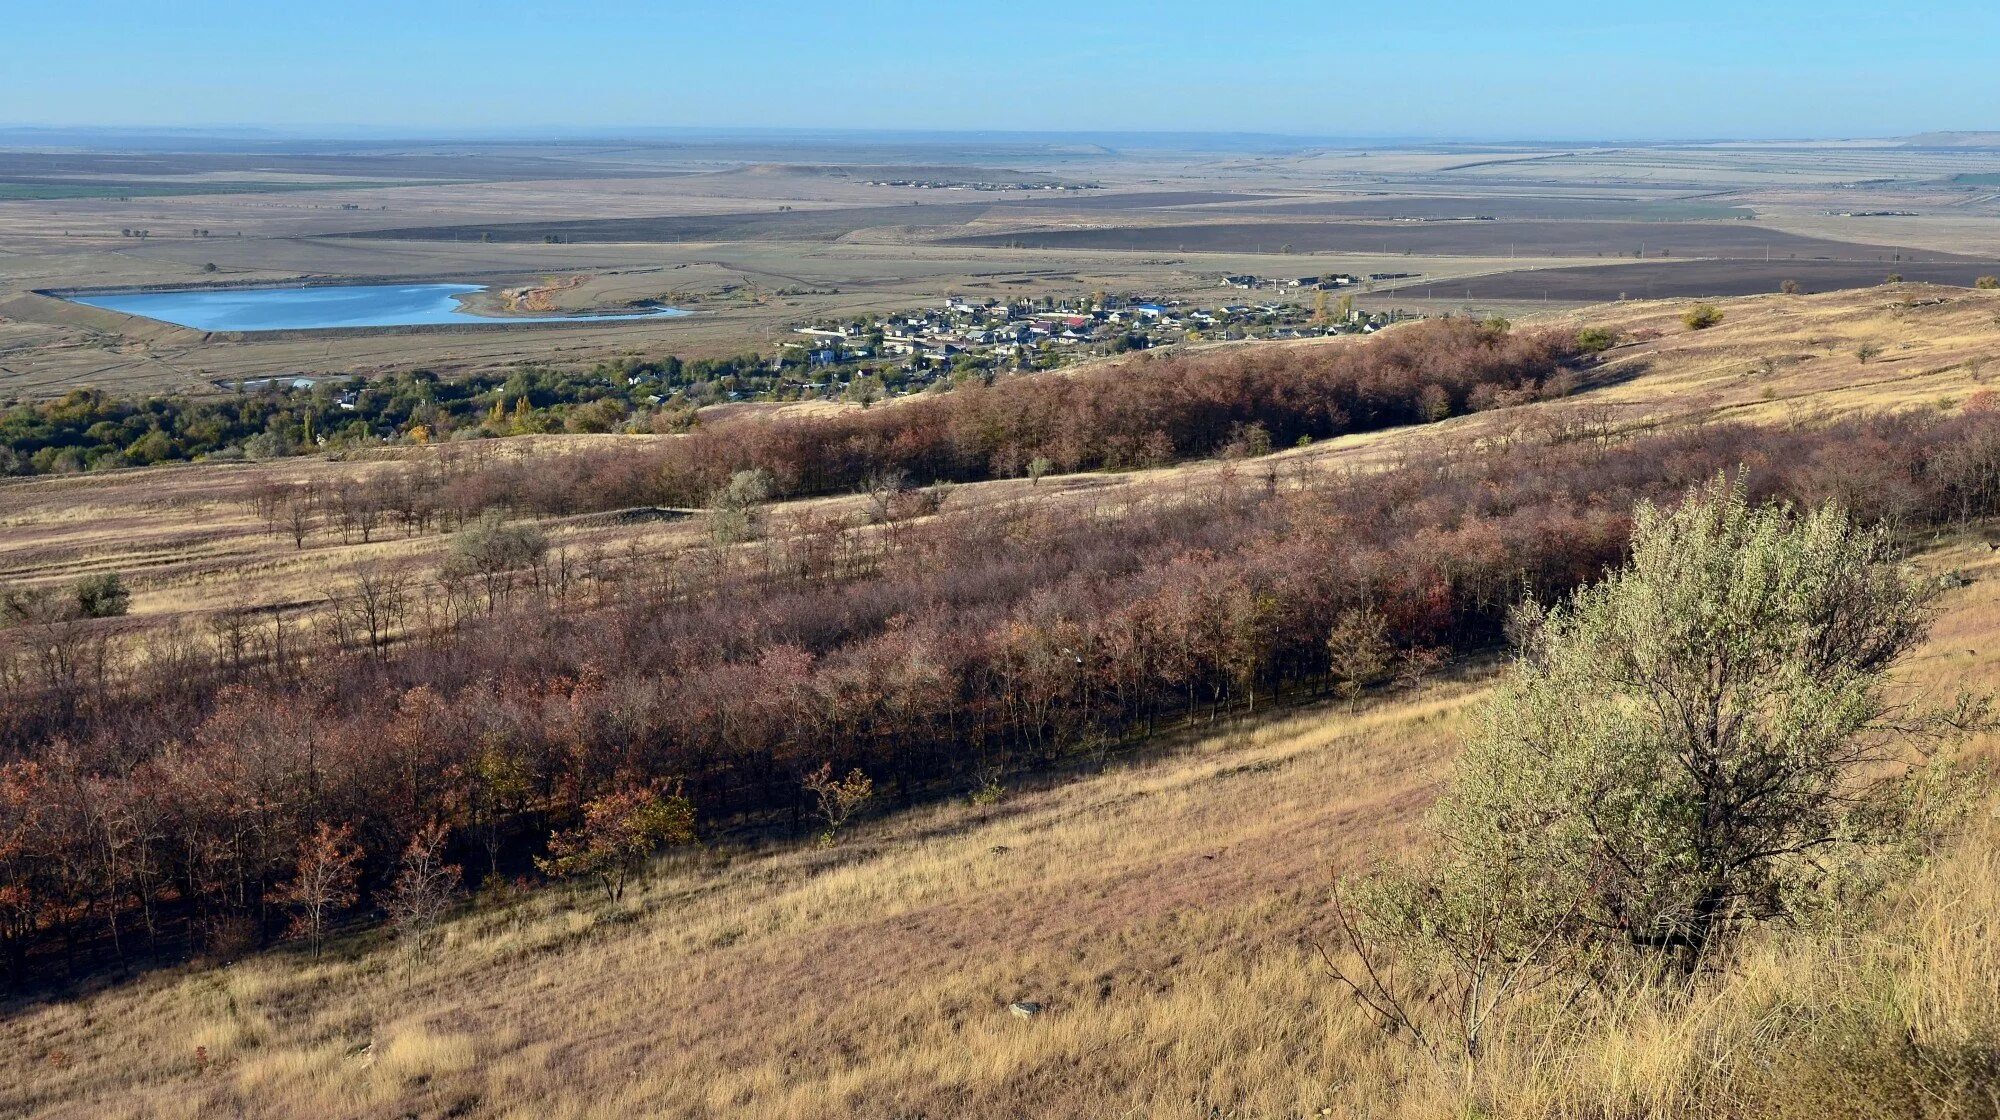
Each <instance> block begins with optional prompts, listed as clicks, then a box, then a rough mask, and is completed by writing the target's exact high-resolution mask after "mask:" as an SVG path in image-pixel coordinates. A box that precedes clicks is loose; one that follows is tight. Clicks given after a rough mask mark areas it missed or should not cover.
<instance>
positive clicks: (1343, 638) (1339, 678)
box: [1326, 606, 1395, 709]
mask: <svg viewBox="0 0 2000 1120" xmlns="http://www.w3.org/2000/svg"><path fill="white" fill-rule="evenodd" d="M1326 649H1327V654H1328V657H1329V659H1330V662H1331V666H1330V667H1331V669H1332V672H1333V679H1334V688H1335V690H1336V691H1338V692H1339V693H1340V695H1341V697H1342V698H1343V699H1345V700H1346V701H1347V705H1348V707H1349V708H1350V709H1351V708H1353V706H1354V702H1355V700H1356V699H1358V698H1359V697H1360V696H1361V694H1362V692H1364V691H1366V690H1367V689H1368V688H1369V686H1371V685H1374V684H1379V683H1380V682H1381V681H1383V680H1385V679H1386V678H1387V677H1388V675H1389V667H1390V665H1391V664H1392V663H1393V662H1392V659H1393V658H1394V655H1395V647H1394V646H1393V645H1391V644H1390V642H1389V622H1388V619H1386V618H1384V617H1382V613H1381V612H1380V611H1378V610H1376V609H1375V608H1373V607H1367V606H1364V607H1356V608H1352V609H1349V610H1345V611H1342V612H1340V617H1339V618H1338V619H1336V620H1335V622H1334V625H1333V631H1332V633H1330V634H1328V635H1327V639H1326Z"/></svg>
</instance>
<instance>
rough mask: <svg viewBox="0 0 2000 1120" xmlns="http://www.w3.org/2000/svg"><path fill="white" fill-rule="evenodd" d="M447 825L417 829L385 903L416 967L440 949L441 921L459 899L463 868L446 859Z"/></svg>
mask: <svg viewBox="0 0 2000 1120" xmlns="http://www.w3.org/2000/svg"><path fill="white" fill-rule="evenodd" d="M445 836H446V832H445V828H444V826H443V825H442V824H440V823H438V822H436V821H432V822H431V823H430V824H427V825H425V826H423V827H422V828H420V829H418V830H417V833H416V835H415V836H412V837H411V838H410V843H409V845H408V846H407V847H405V848H404V849H403V858H402V861H401V863H400V864H399V865H398V866H397V869H396V877H395V879H394V880H392V881H391V882H390V884H389V890H388V892H387V894H386V895H385V896H384V898H383V902H382V906H383V909H384V910H385V911H387V912H388V915H389V924H390V926H392V927H393V928H394V929H395V931H396V936H397V937H398V938H399V939H400V940H401V941H402V942H403V945H404V947H405V948H407V949H408V950H409V953H410V961H411V964H412V966H415V965H418V964H421V963H423V961H424V960H425V959H426V958H427V957H429V956H430V954H431V952H432V950H433V949H435V948H436V944H437V939H438V928H437V927H438V922H439V921H440V920H441V919H443V917H444V915H445V912H446V911H448V910H449V909H450V908H451V905H452V903H453V902H454V901H455V900H456V899H457V898H458V895H459V893H460V891H461V889H462V885H463V882H464V873H463V869H461V868H460V867H459V865H458V864H455V863H446V862H445V861H444V847H445Z"/></svg>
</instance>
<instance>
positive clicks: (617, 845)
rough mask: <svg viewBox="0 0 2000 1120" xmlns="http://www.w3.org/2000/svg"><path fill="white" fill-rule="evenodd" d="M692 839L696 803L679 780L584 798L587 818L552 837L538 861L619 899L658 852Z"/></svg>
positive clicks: (546, 871) (609, 898)
mask: <svg viewBox="0 0 2000 1120" xmlns="http://www.w3.org/2000/svg"><path fill="white" fill-rule="evenodd" d="M693 839H694V805H693V803H692V802H690V801H688V799H687V798H686V797H683V796H682V795H681V792H680V787H679V786H678V785H677V784H674V785H654V786H644V787H633V788H627V789H623V790H619V791H618V792H615V793H608V794H606V795H604V796H603V797H599V798H596V799H594V800H592V801H589V802H586V803H585V804H584V806H583V823H582V824H580V825H578V826H577V827H576V828H573V829H568V830H566V831H562V832H557V833H555V834H554V835H552V836H550V837H549V854H548V855H547V856H543V857H537V858H536V860H535V866H537V867H539V868H541V869H542V872H543V874H546V875H551V876H554V877H556V878H558V879H572V878H588V879H595V880H596V881H597V883H598V885H599V886H601V887H603V888H604V896H605V899H606V900H607V901H610V902H617V901H618V900H619V899H621V898H623V897H624V896H625V886H626V884H627V883H628V882H629V881H630V880H631V877H632V876H633V875H634V874H635V873H637V872H638V870H639V869H640V868H642V867H644V866H645V863H646V860H647V858H648V857H650V856H651V855H652V854H653V853H654V852H656V851H658V850H660V849H661V848H663V847H667V846H670V845H674V844H686V843H689V842H690V841H692V840H693Z"/></svg>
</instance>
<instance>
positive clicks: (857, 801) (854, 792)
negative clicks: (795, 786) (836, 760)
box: [802, 762, 875, 848]
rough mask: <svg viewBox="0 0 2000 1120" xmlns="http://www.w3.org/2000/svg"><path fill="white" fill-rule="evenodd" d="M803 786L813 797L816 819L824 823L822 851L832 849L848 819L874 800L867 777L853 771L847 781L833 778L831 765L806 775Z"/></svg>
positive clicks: (850, 771) (821, 837) (820, 839)
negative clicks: (817, 817) (816, 812)
mask: <svg viewBox="0 0 2000 1120" xmlns="http://www.w3.org/2000/svg"><path fill="white" fill-rule="evenodd" d="M802 784H803V785H804V786H805V789H806V792H807V793H810V794H812V795H813V799H814V802H815V804H816V808H817V811H818V813H819V819H820V820H822V821H824V822H825V823H826V829H825V831H823V832H821V833H820V834H819V846H820V847H822V848H831V847H833V843H834V841H835V840H836V839H837V838H838V837H839V835H840V830H841V829H843V828H845V827H847V820H848V818H849V817H852V816H853V815H854V812H855V810H857V809H859V808H861V806H863V805H865V804H867V803H868V800H869V799H870V798H872V797H874V796H875V782H874V781H873V780H872V779H871V778H869V777H868V775H866V774H864V773H862V772H861V771H860V770H859V769H854V770H849V771H848V772H847V776H846V777H844V778H836V777H834V775H833V763H831V762H822V763H820V766H819V769H817V770H815V771H813V772H812V773H810V774H808V775H806V778H805V781H804V782H803V783H802Z"/></svg>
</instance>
